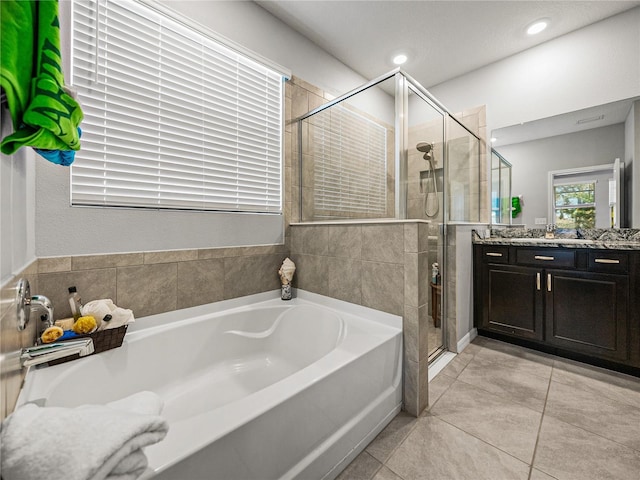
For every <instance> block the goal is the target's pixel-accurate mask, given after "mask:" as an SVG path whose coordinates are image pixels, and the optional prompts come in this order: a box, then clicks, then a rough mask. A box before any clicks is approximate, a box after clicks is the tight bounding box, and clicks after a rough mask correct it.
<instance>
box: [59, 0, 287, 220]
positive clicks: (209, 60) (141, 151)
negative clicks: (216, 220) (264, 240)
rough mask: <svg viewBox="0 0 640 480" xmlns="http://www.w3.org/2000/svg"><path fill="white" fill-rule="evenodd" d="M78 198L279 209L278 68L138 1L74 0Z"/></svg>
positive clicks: (74, 182)
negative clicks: (79, 106)
mask: <svg viewBox="0 0 640 480" xmlns="http://www.w3.org/2000/svg"><path fill="white" fill-rule="evenodd" d="M72 83H73V84H74V86H75V87H76V89H77V90H78V95H79V100H80V102H81V103H82V106H83V110H84V113H85V119H84V121H83V122H82V125H81V128H82V131H83V134H82V148H81V150H80V151H79V152H78V154H77V155H76V161H75V162H74V164H73V165H72V167H71V202H72V204H73V205H103V206H124V207H152V208H172V209H176V208H177V209H196V210H227V211H242V212H281V210H282V209H281V145H282V138H281V137H282V89H283V80H282V76H281V74H279V73H277V72H274V71H272V70H270V69H268V68H266V67H264V66H262V65H260V64H258V63H256V62H254V61H253V60H251V59H249V58H246V57H244V56H242V55H239V54H238V53H236V52H234V51H232V50H230V49H229V48H226V47H225V46H223V45H221V44H220V43H218V42H216V41H214V40H213V39H211V38H209V37H206V36H204V35H203V34H201V33H199V32H196V31H195V30H193V29H191V28H188V27H186V26H185V25H183V24H181V23H179V22H177V21H175V20H173V19H171V18H169V17H167V16H165V15H163V14H161V13H158V12H156V11H155V10H153V9H151V8H149V7H147V6H144V5H141V4H140V3H138V2H133V1H130V0H129V1H115V0H99V1H95V0H94V1H92V0H77V1H74V2H73V66H72Z"/></svg>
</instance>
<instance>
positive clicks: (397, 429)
mask: <svg viewBox="0 0 640 480" xmlns="http://www.w3.org/2000/svg"><path fill="white" fill-rule="evenodd" d="M429 389H430V399H429V409H428V410H427V411H426V412H425V413H424V414H423V415H422V416H421V417H420V418H411V417H410V416H408V415H407V414H404V413H401V414H400V415H398V416H397V417H396V418H394V419H393V420H392V421H391V423H390V424H389V425H388V426H387V427H386V428H385V429H384V430H383V431H382V432H381V433H380V434H379V435H378V436H377V437H376V438H375V439H374V440H373V442H371V443H370V444H369V445H368V446H367V448H366V449H365V451H364V452H362V453H361V454H360V455H359V456H358V457H356V459H355V460H354V461H353V462H352V463H351V464H350V465H349V466H348V467H347V468H346V469H345V471H344V472H343V473H342V474H341V476H339V477H338V480H352V479H356V478H357V479H362V480H386V479H393V480H414V479H416V480H417V479H422V480H432V479H433V480H441V479H456V480H465V479H469V480H476V479H481V478H487V479H499V480H503V479H504V480H506V479H509V480H515V479H522V480H527V479H531V480H534V479H535V480H544V479H547V480H553V479H555V480H574V479H575V480H620V479H632V478H634V479H635V478H637V477H638V471H639V470H640V431H639V430H638V428H637V425H638V422H639V421H640V379H638V378H635V377H630V376H627V375H624V374H620V373H617V372H612V371H609V370H604V369H600V368H597V367H592V366H590V365H586V364H582V363H579V362H574V361H571V360H566V359H561V358H558V357H554V356H551V355H547V354H544V353H540V352H536V351H533V350H529V349H526V348H523V347H519V346H515V345H511V344H507V343H503V342H499V341H496V340H492V339H488V338H484V337H477V338H476V339H475V340H474V341H473V342H472V343H471V344H470V345H469V346H468V347H467V348H466V349H465V351H464V352H463V353H462V354H460V355H458V357H457V358H456V359H455V360H454V361H453V362H451V363H450V364H449V366H447V367H445V369H444V370H442V372H440V374H438V376H436V377H435V378H434V379H433V380H432V381H431V382H430V386H429ZM527 392H529V394H530V396H531V397H535V398H537V399H539V400H536V402H535V403H534V404H531V403H530V402H529V399H528V398H527Z"/></svg>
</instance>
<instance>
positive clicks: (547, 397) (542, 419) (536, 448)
mask: <svg viewBox="0 0 640 480" xmlns="http://www.w3.org/2000/svg"><path fill="white" fill-rule="evenodd" d="M553 368H554V367H553V365H552V366H551V375H549V384H548V385H547V394H546V395H545V397H544V407H543V408H542V415H541V416H540V425H539V426H538V434H537V435H536V444H535V446H534V447H533V456H532V457H531V464H530V465H529V477H528V478H529V480H531V474H532V473H533V464H534V462H535V460H536V452H537V451H538V443H539V442H540V432H541V431H542V422H543V421H544V414H545V412H546V410H547V402H548V401H549V391H550V390H551V382H552V379H553Z"/></svg>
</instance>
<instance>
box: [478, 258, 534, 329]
mask: <svg viewBox="0 0 640 480" xmlns="http://www.w3.org/2000/svg"><path fill="white" fill-rule="evenodd" d="M541 277H542V270H540V269H537V268H528V267H517V266H512V265H496V264H486V265H485V267H484V278H483V305H484V309H483V314H482V328H485V329H487V330H493V331H496V332H500V333H506V334H509V335H513V336H517V337H522V338H529V339H535V340H542V338H543V334H542V328H543V320H542V319H543V313H544V312H543V299H544V295H543V292H542V286H541Z"/></svg>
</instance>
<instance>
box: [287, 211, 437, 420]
mask: <svg viewBox="0 0 640 480" xmlns="http://www.w3.org/2000/svg"><path fill="white" fill-rule="evenodd" d="M428 226H429V223H428V222H426V221H420V220H404V221H379V222H373V223H372V222H366V221H361V222H327V223H314V224H292V225H291V259H292V260H293V261H294V262H295V263H296V266H297V270H296V276H295V277H294V281H293V285H294V287H299V288H301V289H304V290H307V291H311V292H314V293H319V294H321V295H327V296H329V297H333V298H337V299H339V300H345V301H347V302H351V303H356V304H359V305H364V306H366V307H371V308H375V309H378V310H382V311H385V312H389V313H393V314H396V315H401V316H402V317H403V330H404V333H403V335H404V337H403V338H404V408H405V410H406V411H407V412H409V413H410V414H412V415H414V416H417V415H419V414H420V412H422V411H423V410H424V408H426V406H427V402H428V385H427V378H428V375H427V365H428V360H427V359H428V352H429V350H428V345H427V343H428V322H429V309H428V308H427V305H428V288H429V282H428V278H429V274H430V271H431V270H430V266H429V265H428V261H427V260H428V258H427V253H428V247H429V245H428V229H427V227H428Z"/></svg>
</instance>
